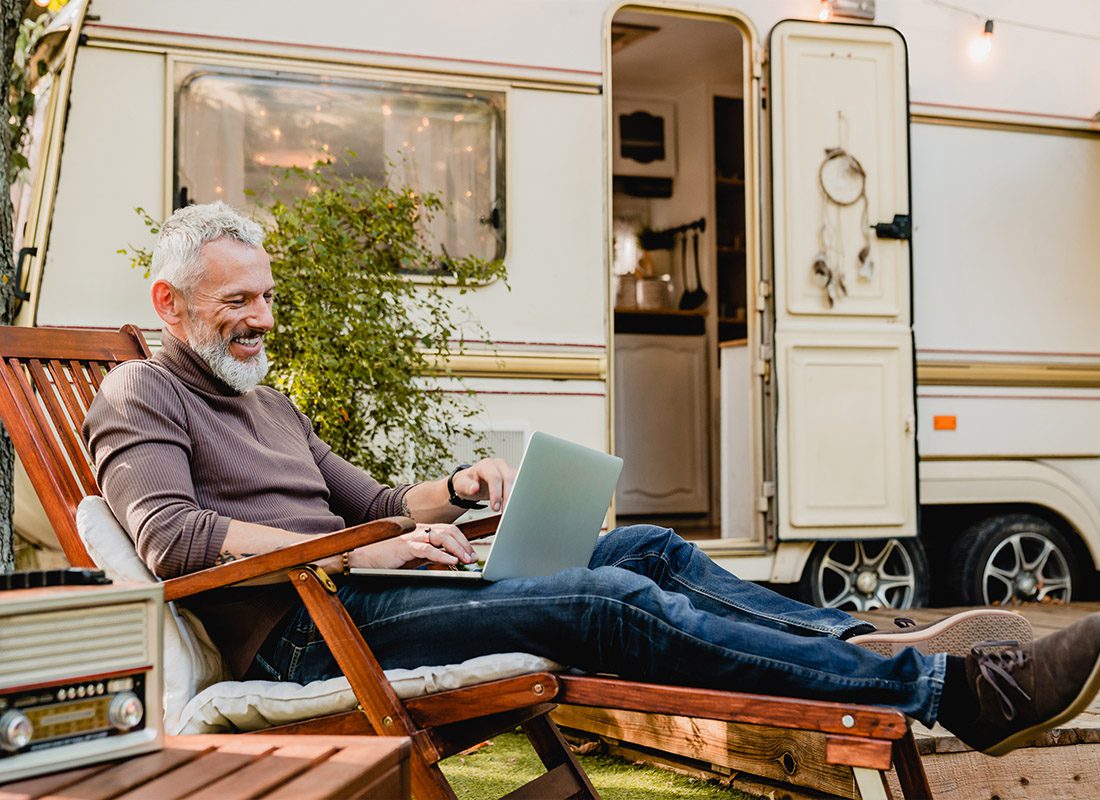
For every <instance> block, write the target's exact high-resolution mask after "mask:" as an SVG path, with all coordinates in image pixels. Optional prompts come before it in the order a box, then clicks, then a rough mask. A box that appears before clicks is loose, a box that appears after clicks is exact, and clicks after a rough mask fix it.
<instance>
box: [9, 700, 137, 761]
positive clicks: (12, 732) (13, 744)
mask: <svg viewBox="0 0 1100 800" xmlns="http://www.w3.org/2000/svg"><path fill="white" fill-rule="evenodd" d="M135 699H136V698H135ZM33 734H34V725H32V724H31V721H30V720H29V719H27V715H26V714H24V713H23V712H21V711H15V710H14V709H13V710H11V711H6V712H4V715H3V716H0V747H2V748H3V749H5V750H7V751H9V752H12V753H14V752H15V751H16V750H22V749H23V748H24V747H26V746H27V745H28V744H30V741H31V736H32V735H33Z"/></svg>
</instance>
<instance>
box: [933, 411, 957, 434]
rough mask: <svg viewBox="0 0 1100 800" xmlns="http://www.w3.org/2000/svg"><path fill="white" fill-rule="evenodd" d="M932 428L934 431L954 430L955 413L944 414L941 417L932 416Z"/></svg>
mask: <svg viewBox="0 0 1100 800" xmlns="http://www.w3.org/2000/svg"><path fill="white" fill-rule="evenodd" d="M932 430H934V431H953V430H955V415H954V414H951V415H950V416H947V415H944V416H940V417H932Z"/></svg>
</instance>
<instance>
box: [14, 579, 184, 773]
mask: <svg viewBox="0 0 1100 800" xmlns="http://www.w3.org/2000/svg"><path fill="white" fill-rule="evenodd" d="M162 598H163V592H162V589H161V587H160V586H159V585H148V586H145V585H137V584H112V585H109V586H54V587H47V588H39V589H17V590H14V591H3V592H0V783H5V782H7V781H11V780H16V779H19V778H23V777H27V776H31V775H37V774H40V773H44V772H50V771H54V770H59V769H67V768H70V767H76V766H80V765H83V764H90V763H93V762H96V761H104V760H107V759H114V758H123V757H126V756H131V755H136V754H138V753H144V752H148V751H150V750H156V749H159V748H160V747H161V746H162V743H163V727H162V719H161V718H162V711H161V680H162V678H161V652H162V644H161V636H162V627H161V625H162V620H163V613H162V611H163V599H162Z"/></svg>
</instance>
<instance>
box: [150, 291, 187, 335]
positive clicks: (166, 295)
mask: <svg viewBox="0 0 1100 800" xmlns="http://www.w3.org/2000/svg"><path fill="white" fill-rule="evenodd" d="M151 293H152V297H153V310H154V311H156V312H157V316H158V317H160V318H161V319H162V320H164V322H165V324H166V325H168V326H177V325H179V324H180V323H181V322H183V312H184V307H185V304H186V303H185V301H184V299H183V296H182V295H180V293H179V290H177V289H176V287H175V286H173V285H172V284H170V283H169V282H168V281H162V280H156V281H153V288H152V292H151Z"/></svg>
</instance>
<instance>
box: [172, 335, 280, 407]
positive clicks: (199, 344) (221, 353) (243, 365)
mask: <svg viewBox="0 0 1100 800" xmlns="http://www.w3.org/2000/svg"><path fill="white" fill-rule="evenodd" d="M191 349H192V350H194V351H195V354H196V355H197V356H198V357H199V358H201V359H202V360H203V361H205V362H206V365H207V366H208V367H210V369H211V371H212V372H213V373H214V374H215V375H217V376H218V377H219V378H221V379H222V380H223V381H225V382H226V383H227V384H228V385H230V386H232V387H233V388H234V389H236V390H237V391H238V392H240V393H241V394H246V393H248V392H250V391H252V390H253V389H255V388H256V386H257V385H259V383H260V381H262V380H263V379H264V376H265V375H267V370H268V368H269V364H268V362H267V350H265V349H263V345H262V344H261V346H260V352H259V353H257V354H256V355H255V356H253V357H252V358H250V359H248V361H239V360H237V359H236V358H234V357H233V356H232V355H231V354H230V352H229V342H228V340H226V339H222V338H221V337H218V336H215V337H213V338H211V339H208V340H206V341H193V342H191Z"/></svg>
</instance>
